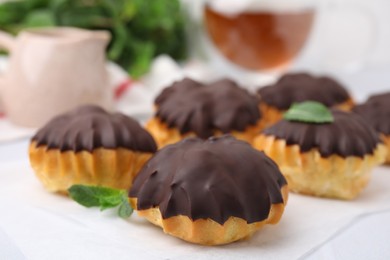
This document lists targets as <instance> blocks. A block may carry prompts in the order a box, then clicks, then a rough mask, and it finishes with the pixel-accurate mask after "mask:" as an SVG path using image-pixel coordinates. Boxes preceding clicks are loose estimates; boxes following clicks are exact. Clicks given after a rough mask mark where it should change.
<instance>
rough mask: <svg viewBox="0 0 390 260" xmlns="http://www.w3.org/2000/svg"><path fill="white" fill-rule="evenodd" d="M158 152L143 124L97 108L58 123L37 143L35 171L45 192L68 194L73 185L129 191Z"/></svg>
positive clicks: (42, 132) (32, 159)
mask: <svg viewBox="0 0 390 260" xmlns="http://www.w3.org/2000/svg"><path fill="white" fill-rule="evenodd" d="M156 150H157V146H156V143H155V142H154V140H153V138H152V136H151V135H150V134H149V133H148V132H147V131H146V130H144V129H143V128H142V127H141V126H140V125H139V123H138V122H136V121H135V120H134V119H132V118H130V117H127V116H125V115H123V114H120V113H113V114H111V113H108V112H106V111H104V110H103V109H102V108H99V107H97V106H92V105H90V106H83V107H80V108H78V109H75V110H73V111H70V112H68V113H66V114H63V115H60V116H58V117H55V118H54V119H52V120H51V121H50V122H48V123H47V124H46V125H45V126H44V127H42V128H41V129H40V130H39V131H38V132H37V133H36V134H35V135H34V136H33V137H32V139H31V143H30V148H29V157H30V162H31V166H32V168H33V169H34V171H35V173H36V175H37V176H38V178H39V179H40V180H41V181H42V183H43V185H44V186H45V188H46V189H47V190H49V191H53V192H66V190H67V189H68V188H69V187H70V186H72V185H73V184H88V185H101V186H108V187H113V188H121V189H129V188H130V186H131V183H132V180H133V178H134V176H135V174H136V173H137V172H138V170H139V169H140V168H141V167H142V166H143V164H144V163H145V161H146V160H148V159H149V158H150V157H151V155H152V154H153V153H154V152H155V151H156Z"/></svg>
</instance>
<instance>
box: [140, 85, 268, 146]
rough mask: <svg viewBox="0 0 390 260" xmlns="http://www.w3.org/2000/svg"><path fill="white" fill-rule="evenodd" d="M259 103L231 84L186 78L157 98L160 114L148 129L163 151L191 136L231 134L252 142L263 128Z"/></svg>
mask: <svg viewBox="0 0 390 260" xmlns="http://www.w3.org/2000/svg"><path fill="white" fill-rule="evenodd" d="M258 102H259V101H258V99H257V98H256V97H255V96H253V95H251V94H250V93H249V92H248V91H247V90H245V89H243V88H240V87H239V86H238V85H237V84H236V83H235V82H233V81H231V80H228V79H224V80H220V81H217V82H214V83H212V84H201V83H199V82H196V81H194V80H191V79H188V78H186V79H184V80H182V81H178V82H175V83H173V84H172V85H171V86H170V87H168V88H166V89H164V90H163V91H162V93H161V94H160V95H159V96H158V97H157V98H156V100H155V105H156V110H157V111H156V114H155V116H154V118H152V119H151V120H150V121H149V122H148V123H147V126H146V127H147V129H148V130H149V131H150V133H151V134H152V135H153V136H154V138H155V139H156V141H157V143H158V145H159V146H160V147H162V146H164V145H167V144H171V143H175V142H178V141H180V140H182V139H183V138H185V137H189V136H197V137H200V138H203V139H205V138H208V137H210V136H218V135H222V134H227V133H229V134H232V135H234V136H235V137H236V138H238V139H241V140H245V141H248V142H251V141H252V140H253V138H254V136H255V135H256V134H257V133H258V131H259V130H260V129H261V128H262V123H261V115H260V112H259V110H258Z"/></svg>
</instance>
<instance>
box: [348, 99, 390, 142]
mask: <svg viewBox="0 0 390 260" xmlns="http://www.w3.org/2000/svg"><path fill="white" fill-rule="evenodd" d="M353 112H355V113H357V114H359V115H361V116H362V117H363V118H364V119H365V120H366V121H367V122H368V123H369V124H370V125H371V126H372V127H374V128H375V130H377V131H378V132H380V133H382V134H385V135H390V92H388V93H383V94H379V95H374V96H371V97H370V98H369V99H368V100H367V101H366V103H364V104H362V105H359V106H356V107H355V108H354V109H353Z"/></svg>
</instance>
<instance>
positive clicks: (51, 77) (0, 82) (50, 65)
mask: <svg viewBox="0 0 390 260" xmlns="http://www.w3.org/2000/svg"><path fill="white" fill-rule="evenodd" d="M109 40H110V35H109V33H108V32H106V31H88V30H82V29H76V28H67V27H57V28H43V29H34V30H26V31H22V32H21V33H20V34H19V35H18V36H17V37H16V38H13V37H12V36H11V35H9V34H6V33H4V32H0V48H3V49H6V50H8V51H9V52H10V59H9V64H8V67H7V70H6V71H5V72H4V73H3V74H1V75H0V97H1V100H2V105H3V110H4V112H5V114H6V115H7V117H8V118H9V119H10V120H11V122H13V123H15V124H18V125H21V126H28V127H40V126H42V125H43V124H45V123H46V122H47V121H48V120H50V119H51V118H52V117H54V116H56V115H58V114H60V113H63V112H65V111H67V110H70V109H72V108H74V107H76V106H78V105H81V104H86V103H88V104H97V105H100V106H102V107H104V108H106V109H110V107H111V103H112V93H111V91H110V88H109V85H108V74H107V71H106V67H105V61H106V58H105V48H106V46H107V44H108V42H109Z"/></svg>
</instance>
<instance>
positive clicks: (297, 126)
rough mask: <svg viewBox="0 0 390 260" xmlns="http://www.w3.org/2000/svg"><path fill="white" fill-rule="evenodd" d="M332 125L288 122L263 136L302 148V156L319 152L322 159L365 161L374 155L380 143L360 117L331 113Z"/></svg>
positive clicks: (265, 131) (274, 126)
mask: <svg viewBox="0 0 390 260" xmlns="http://www.w3.org/2000/svg"><path fill="white" fill-rule="evenodd" d="M332 114H333V117H334V121H333V123H328V124H310V123H301V122H291V121H287V120H285V119H283V120H281V121H279V122H278V123H276V124H275V125H273V126H271V127H269V128H267V129H265V130H264V131H263V134H265V135H268V136H275V137H276V138H277V139H284V140H286V143H287V145H295V144H297V145H299V147H300V151H301V152H308V151H309V150H311V149H313V148H316V149H318V150H319V152H320V154H321V155H322V156H323V157H329V156H331V155H333V154H337V155H340V156H342V157H347V156H358V157H363V156H364V155H367V154H372V153H373V152H374V150H375V148H376V147H377V145H378V144H379V143H380V139H379V135H378V134H377V133H376V132H375V130H374V129H373V128H371V127H370V126H369V125H368V124H367V123H366V122H365V121H364V120H363V118H361V117H360V116H358V115H356V114H354V113H348V112H343V111H339V110H336V109H333V110H332Z"/></svg>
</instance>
